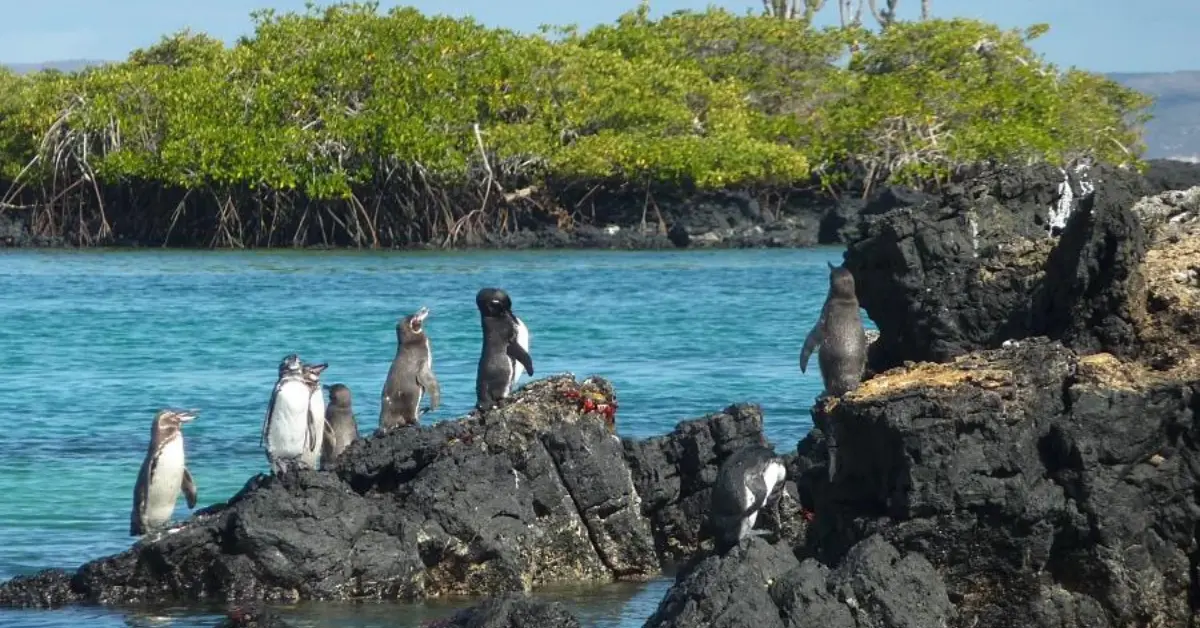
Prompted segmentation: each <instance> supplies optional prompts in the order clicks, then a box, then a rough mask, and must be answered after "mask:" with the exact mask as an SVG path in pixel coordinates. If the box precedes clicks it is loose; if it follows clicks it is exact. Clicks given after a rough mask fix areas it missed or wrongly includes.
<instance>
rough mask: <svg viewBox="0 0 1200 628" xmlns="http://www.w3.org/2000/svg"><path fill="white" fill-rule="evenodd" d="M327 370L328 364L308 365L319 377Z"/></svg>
mask: <svg viewBox="0 0 1200 628" xmlns="http://www.w3.org/2000/svg"><path fill="white" fill-rule="evenodd" d="M327 368H329V363H328V362H322V363H321V364H310V365H308V370H310V371H312V372H313V373H316V374H317V375H320V374H321V373H322V372H323V371H324V370H325V369H327Z"/></svg>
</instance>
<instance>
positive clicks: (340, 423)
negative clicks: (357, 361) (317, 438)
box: [321, 384, 358, 468]
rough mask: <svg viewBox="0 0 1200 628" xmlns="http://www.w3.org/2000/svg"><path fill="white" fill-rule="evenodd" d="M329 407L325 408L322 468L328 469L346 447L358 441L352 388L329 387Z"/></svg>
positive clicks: (343, 385) (337, 385) (341, 386)
mask: <svg viewBox="0 0 1200 628" xmlns="http://www.w3.org/2000/svg"><path fill="white" fill-rule="evenodd" d="M328 390H329V405H327V406H326V407H325V426H326V430H325V440H324V441H323V442H322V443H321V466H322V467H324V468H328V467H329V466H330V465H332V464H333V461H334V459H336V458H337V457H338V456H340V455H342V452H343V451H345V450H346V447H349V446H350V443H353V442H354V441H355V440H357V439H358V421H357V420H356V419H355V418H354V409H353V408H352V407H351V401H350V388H349V387H347V386H346V385H345V384H334V385H332V386H330V387H329V389H328Z"/></svg>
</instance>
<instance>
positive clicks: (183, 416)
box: [175, 410, 199, 423]
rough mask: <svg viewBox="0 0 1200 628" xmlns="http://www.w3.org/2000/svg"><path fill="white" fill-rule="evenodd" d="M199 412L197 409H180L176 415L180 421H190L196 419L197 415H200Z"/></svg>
mask: <svg viewBox="0 0 1200 628" xmlns="http://www.w3.org/2000/svg"><path fill="white" fill-rule="evenodd" d="M198 414H199V412H198V411H196V410H179V411H178V412H176V413H175V416H176V417H177V418H178V419H179V421H180V422H182V423H187V422H188V421H194V420H196V415H198Z"/></svg>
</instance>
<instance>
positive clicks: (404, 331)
mask: <svg viewBox="0 0 1200 628" xmlns="http://www.w3.org/2000/svg"><path fill="white" fill-rule="evenodd" d="M426 318H429V308H427V307H422V308H421V309H419V310H417V311H416V312H413V313H412V314H409V315H408V316H405V317H404V318H402V319H400V320H399V322H397V323H396V340H398V341H399V342H400V344H407V343H410V342H420V341H422V340H423V339H424V337H425V319H426Z"/></svg>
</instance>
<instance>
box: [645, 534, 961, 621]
mask: <svg viewBox="0 0 1200 628" xmlns="http://www.w3.org/2000/svg"><path fill="white" fill-rule="evenodd" d="M952 615H953V607H952V606H951V604H950V600H949V598H948V597H947V595H946V588H945V586H944V585H943V584H942V581H941V578H940V577H939V575H938V573H937V571H936V570H935V569H934V568H933V565H931V564H930V563H929V561H928V560H926V559H925V558H924V557H922V556H921V555H919V554H916V553H907V554H902V553H901V552H900V551H898V550H897V549H896V548H895V547H893V546H892V545H890V544H889V543H888V542H887V541H885V540H883V539H882V538H881V537H880V536H878V535H876V536H871V537H869V538H867V539H865V540H863V541H862V542H861V543H859V544H857V545H855V546H854V547H853V548H852V549H851V550H850V551H849V552H847V554H846V556H845V557H844V559H843V560H842V561H841V563H840V564H839V565H838V567H837V568H836V569H833V570H830V569H829V568H827V567H825V566H824V565H822V564H821V563H819V562H817V561H816V560H814V559H812V558H809V559H806V560H804V561H803V562H800V561H799V560H797V559H796V556H795V555H794V554H793V552H792V549H791V547H789V546H788V545H786V544H776V545H769V544H767V543H766V542H765V541H763V540H762V539H758V538H754V539H751V540H749V541H747V542H745V544H744V545H743V546H742V547H739V548H735V549H734V550H732V551H731V552H730V553H729V554H727V555H726V556H724V557H721V556H710V557H708V558H707V559H705V560H704V561H703V562H701V563H700V564H698V565H697V566H696V567H695V568H694V569H692V570H691V571H689V572H687V573H686V574H684V575H683V576H681V577H680V578H679V579H678V580H677V581H676V584H675V586H673V587H672V588H671V590H670V591H668V592H667V595H666V597H665V598H664V599H663V601H662V602H661V603H660V604H659V606H658V609H657V610H656V611H655V613H654V615H652V616H651V617H650V619H649V620H647V621H646V624H645V625H646V628H700V627H706V628H709V627H710V628H739V627H741V626H755V627H756V628H868V627H871V628H874V627H880V628H883V627H887V628H925V627H927V626H943V625H945V623H946V621H947V620H948V618H949V617H951V616H952Z"/></svg>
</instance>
